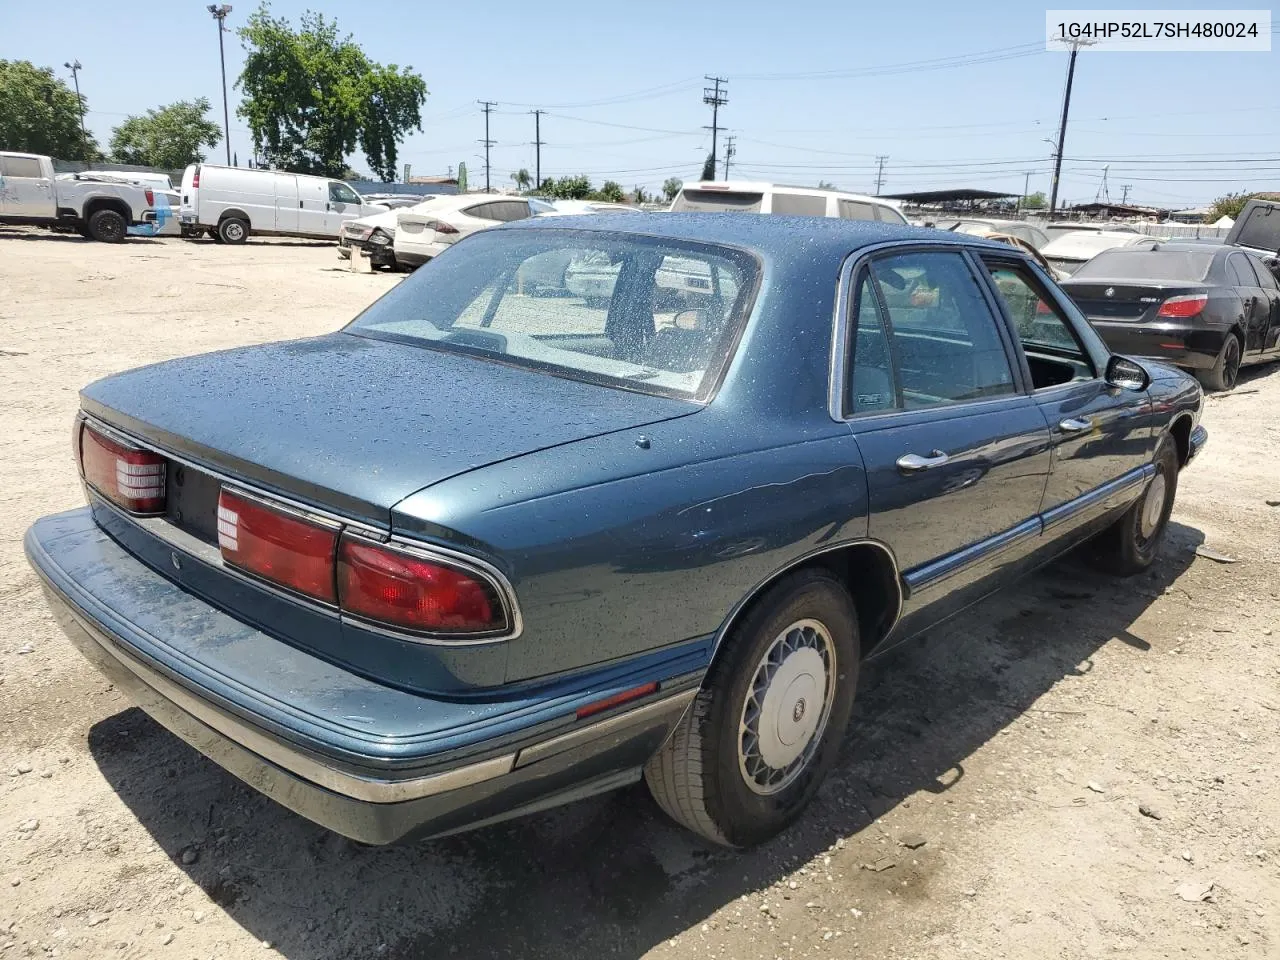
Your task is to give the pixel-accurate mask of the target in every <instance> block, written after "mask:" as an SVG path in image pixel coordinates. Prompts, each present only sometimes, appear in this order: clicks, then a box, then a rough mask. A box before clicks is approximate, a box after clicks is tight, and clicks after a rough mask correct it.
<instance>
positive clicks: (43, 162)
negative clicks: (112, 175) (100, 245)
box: [0, 151, 156, 243]
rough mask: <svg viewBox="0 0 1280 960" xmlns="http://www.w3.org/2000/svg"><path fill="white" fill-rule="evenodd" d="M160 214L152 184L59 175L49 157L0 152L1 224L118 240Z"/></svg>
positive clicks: (104, 240)
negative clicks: (64, 229)
mask: <svg viewBox="0 0 1280 960" xmlns="http://www.w3.org/2000/svg"><path fill="white" fill-rule="evenodd" d="M155 218H156V211H155V194H154V192H153V191H152V190H151V188H150V187H142V186H137V185H134V184H131V183H120V182H111V181H106V180H94V179H92V178H89V177H80V176H77V177H75V178H73V179H70V180H62V179H57V178H55V176H54V172H53V161H52V160H50V159H49V158H48V157H42V156H40V155H39V154H34V153H8V152H4V151H0V223H25V224H36V225H38V226H47V227H60V226H65V227H70V228H72V229H74V230H75V231H76V232H77V233H79V234H80V235H81V236H84V237H89V238H90V239H93V240H101V241H103V242H104V243H119V242H120V241H122V240H124V238H125V236H126V235H127V234H128V231H129V227H130V226H133V225H134V224H139V223H151V222H152V221H154V220H155Z"/></svg>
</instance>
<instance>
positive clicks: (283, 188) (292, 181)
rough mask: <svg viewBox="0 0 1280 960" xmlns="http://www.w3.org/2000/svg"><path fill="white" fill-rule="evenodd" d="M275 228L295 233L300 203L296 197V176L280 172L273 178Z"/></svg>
mask: <svg viewBox="0 0 1280 960" xmlns="http://www.w3.org/2000/svg"><path fill="white" fill-rule="evenodd" d="M274 179H275V198H276V220H275V223H276V230H278V231H279V232H280V233H297V232H298V221H299V215H300V213H301V210H302V204H301V202H300V201H299V199H298V178H297V177H295V176H293V175H292V174H288V173H282V174H278V175H277V176H276V177H275V178H274Z"/></svg>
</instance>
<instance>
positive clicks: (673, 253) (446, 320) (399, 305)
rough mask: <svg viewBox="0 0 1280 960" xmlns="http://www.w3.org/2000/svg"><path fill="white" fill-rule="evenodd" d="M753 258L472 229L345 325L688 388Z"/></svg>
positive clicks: (727, 331)
mask: <svg viewBox="0 0 1280 960" xmlns="http://www.w3.org/2000/svg"><path fill="white" fill-rule="evenodd" d="M757 273H758V265H757V263H756V261H755V259H754V258H753V257H750V256H749V255H747V254H744V253H741V252H739V251H736V250H732V249H728V248H722V247H719V246H714V245H710V246H708V245H702V244H687V243H682V242H677V241H666V240H657V239H650V238H638V237H634V236H630V235H619V234H609V233H596V232H594V231H593V232H589V233H578V232H571V231H567V230H525V231H518V232H515V233H511V232H508V231H505V230H499V231H493V232H489V231H485V232H482V233H478V234H476V235H474V236H473V237H470V238H468V240H467V241H466V242H465V243H463V244H459V245H458V246H457V247H456V248H455V249H453V250H451V251H449V254H448V255H447V256H442V257H438V258H436V259H434V260H432V261H431V262H429V263H428V264H426V265H425V266H424V267H421V268H420V269H419V270H418V272H417V273H415V274H414V276H413V278H412V279H410V280H407V281H405V282H404V283H402V284H400V285H399V286H398V287H396V288H395V289H394V290H392V291H391V292H390V293H388V294H387V295H386V296H384V297H383V298H382V299H381V300H379V301H378V302H377V303H375V304H374V305H373V306H372V307H370V308H369V309H368V310H366V311H365V312H364V313H363V314H362V315H361V316H360V317H358V318H357V319H356V320H355V321H354V322H353V323H352V324H351V325H350V326H349V327H348V328H347V330H348V332H351V333H355V334H360V335H364V336H371V337H378V338H385V339H395V340H400V341H406V342H411V343H414V344H419V345H421V346H424V347H430V348H433V349H439V350H447V351H450V352H460V353H468V354H472V355H478V356H481V357H488V358H492V359H499V360H501V361H503V362H506V363H513V364H517V365H520V366H528V367H532V368H538V369H545V370H547V371H549V372H552V373H556V374H559V375H562V376H568V377H572V378H574V379H580V380H588V381H594V382H604V383H608V384H610V385H614V386H621V387H625V388H627V389H632V390H640V391H643V392H651V393H659V394H665V395H673V396H682V397H690V398H695V397H699V396H705V395H707V394H708V393H709V392H710V389H711V387H712V386H714V383H715V381H716V379H717V378H718V375H719V372H720V371H721V370H722V369H723V368H724V366H725V365H726V364H727V362H728V360H729V359H730V349H731V344H732V343H733V341H734V339H735V338H736V334H737V331H738V329H739V328H740V327H741V324H742V322H743V319H744V318H745V315H746V313H747V312H748V311H749V309H750V300H751V292H752V291H753V290H754V288H755V280H756V276H757Z"/></svg>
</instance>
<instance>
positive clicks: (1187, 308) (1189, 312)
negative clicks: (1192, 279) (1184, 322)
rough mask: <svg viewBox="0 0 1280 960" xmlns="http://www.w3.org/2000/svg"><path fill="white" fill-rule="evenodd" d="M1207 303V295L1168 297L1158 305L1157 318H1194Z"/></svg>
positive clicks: (1193, 294) (1195, 294) (1194, 294)
mask: <svg viewBox="0 0 1280 960" xmlns="http://www.w3.org/2000/svg"><path fill="white" fill-rule="evenodd" d="M1208 303H1209V295H1208V294H1205V293H1192V294H1188V295H1187V296H1185V297H1170V298H1169V299H1168V300H1166V301H1165V302H1164V303H1162V304H1160V309H1159V310H1157V311H1156V316H1157V317H1194V316H1196V315H1197V314H1198V313H1199V312H1200V311H1201V310H1203V309H1204V308H1205V306H1206V305H1208Z"/></svg>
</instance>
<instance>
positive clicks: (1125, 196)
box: [1120, 183, 1133, 203]
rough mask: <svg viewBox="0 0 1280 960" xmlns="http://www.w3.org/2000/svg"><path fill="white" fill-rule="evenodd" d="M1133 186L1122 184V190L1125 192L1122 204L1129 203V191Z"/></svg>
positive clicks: (1121, 199)
mask: <svg viewBox="0 0 1280 960" xmlns="http://www.w3.org/2000/svg"><path fill="white" fill-rule="evenodd" d="M1132 186H1133V184H1132V183H1122V184H1120V189H1121V190H1123V191H1124V196H1122V197H1121V198H1120V202H1121V203H1128V202H1129V189H1130V188H1131V187H1132Z"/></svg>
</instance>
